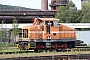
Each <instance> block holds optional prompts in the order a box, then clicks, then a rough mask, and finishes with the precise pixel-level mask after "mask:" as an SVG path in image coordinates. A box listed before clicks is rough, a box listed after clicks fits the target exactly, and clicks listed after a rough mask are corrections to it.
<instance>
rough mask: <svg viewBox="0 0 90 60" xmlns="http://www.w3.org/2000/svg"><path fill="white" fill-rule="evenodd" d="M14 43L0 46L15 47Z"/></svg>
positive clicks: (0, 45)
mask: <svg viewBox="0 0 90 60" xmlns="http://www.w3.org/2000/svg"><path fill="white" fill-rule="evenodd" d="M15 46H16V44H0V47H15Z"/></svg>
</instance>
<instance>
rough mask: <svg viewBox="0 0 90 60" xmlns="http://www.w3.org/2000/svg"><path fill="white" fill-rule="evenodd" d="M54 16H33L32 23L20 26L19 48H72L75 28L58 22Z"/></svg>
mask: <svg viewBox="0 0 90 60" xmlns="http://www.w3.org/2000/svg"><path fill="white" fill-rule="evenodd" d="M58 21H59V19H56V18H35V19H33V25H30V26H24V27H23V28H22V40H19V41H18V47H19V48H20V49H25V50H28V49H33V50H35V51H37V50H42V51H43V50H46V51H47V50H59V49H66V48H74V47H75V42H76V30H75V29H74V28H70V27H68V26H64V25H62V24H58Z"/></svg>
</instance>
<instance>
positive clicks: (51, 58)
mask: <svg viewBox="0 0 90 60" xmlns="http://www.w3.org/2000/svg"><path fill="white" fill-rule="evenodd" d="M64 59H65V60H71V59H85V60H86V59H90V54H77V55H48V56H33V57H17V58H3V59H0V60H64Z"/></svg>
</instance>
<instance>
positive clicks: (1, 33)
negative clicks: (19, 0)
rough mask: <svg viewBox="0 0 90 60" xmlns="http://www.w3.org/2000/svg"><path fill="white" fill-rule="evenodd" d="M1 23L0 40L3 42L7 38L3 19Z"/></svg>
mask: <svg viewBox="0 0 90 60" xmlns="http://www.w3.org/2000/svg"><path fill="white" fill-rule="evenodd" d="M1 24H2V25H1V27H2V28H1V30H0V39H1V41H2V42H4V43H5V41H6V40H7V30H6V28H5V26H4V25H3V24H5V20H2V22H1Z"/></svg>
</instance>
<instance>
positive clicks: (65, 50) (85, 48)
mask: <svg viewBox="0 0 90 60" xmlns="http://www.w3.org/2000/svg"><path fill="white" fill-rule="evenodd" d="M72 51H73V52H75V51H76V52H79V51H83V52H84V51H90V47H76V48H73V49H64V50H57V51H52V52H72ZM33 52H34V51H31V50H29V51H26V50H22V51H14V52H10V51H9V52H0V55H2V54H19V53H33ZM40 52H41V51H38V52H34V53H40ZM49 52H51V51H49Z"/></svg>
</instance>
